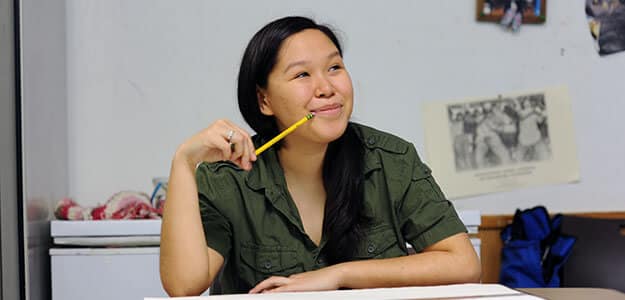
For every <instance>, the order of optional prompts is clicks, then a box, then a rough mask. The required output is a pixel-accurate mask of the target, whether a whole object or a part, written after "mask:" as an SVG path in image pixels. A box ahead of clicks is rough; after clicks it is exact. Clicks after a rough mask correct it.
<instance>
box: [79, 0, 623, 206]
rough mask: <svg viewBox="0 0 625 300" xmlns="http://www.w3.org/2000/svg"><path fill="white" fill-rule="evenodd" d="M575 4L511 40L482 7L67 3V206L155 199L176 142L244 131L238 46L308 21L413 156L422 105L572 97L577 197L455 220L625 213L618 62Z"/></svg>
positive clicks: (367, 113) (440, 0)
mask: <svg viewBox="0 0 625 300" xmlns="http://www.w3.org/2000/svg"><path fill="white" fill-rule="evenodd" d="M584 3H585V1H584V0H575V1H548V5H547V6H548V7H547V14H548V16H547V22H546V24H544V25H533V26H532V25H524V26H523V27H522V28H521V31H520V33H519V34H512V33H510V32H505V31H503V30H502V28H500V27H499V26H497V25H496V24H493V23H477V22H475V20H474V19H475V1H458V0H437V1H408V0H400V1H392V2H388V1H359V0H349V1H340V2H336V1H331V0H320V1H313V2H310V1H286V0H271V1H262V2H256V1H252V2H250V1H242V0H239V1H227V2H222V1H217V2H214V1H202V0H194V1H185V2H184V3H180V2H172V1H165V0H156V1H147V0H141V1H122V0H114V1H96V0H80V1H76V0H73V1H72V0H70V1H67V59H68V62H67V72H68V74H67V76H68V78H67V90H68V100H67V101H68V103H67V107H68V116H69V119H68V130H69V134H68V136H69V141H68V142H69V144H68V148H69V155H68V158H69V191H70V195H71V196H73V197H75V199H76V200H78V201H79V202H80V203H81V204H83V205H95V204H96V203H101V202H104V201H105V200H106V199H107V198H108V197H109V196H110V195H112V194H113V193H115V192H117V191H119V190H122V189H137V190H142V191H146V192H150V191H151V189H152V183H151V181H150V179H151V178H152V177H154V176H163V175H167V174H169V166H170V162H171V157H172V155H173V153H174V150H175V149H176V147H177V145H178V144H179V143H181V142H182V141H183V140H184V139H186V138H187V137H189V136H191V135H192V134H194V133H196V132H197V131H199V130H200V129H202V128H204V127H206V126H208V125H209V124H210V123H211V122H213V121H214V120H216V119H218V118H228V119H232V120H234V121H235V122H237V123H239V124H242V123H243V122H242V118H241V117H240V115H239V112H238V109H237V107H236V103H235V102H236V100H235V99H236V89H235V83H236V75H237V72H238V64H239V60H240V57H241V55H242V52H243V48H244V46H245V44H246V43H247V41H248V40H249V39H250V38H251V36H252V34H253V33H254V32H255V31H256V30H258V29H259V28H260V27H261V26H262V25H263V24H265V23H267V22H268V21H269V20H272V19H274V18H276V17H279V16H284V15H287V14H303V15H308V16H312V17H315V18H317V19H318V20H319V21H321V22H327V23H330V24H332V25H334V26H335V27H337V28H338V29H339V30H340V32H339V33H340V35H341V37H342V39H343V41H344V47H345V59H346V63H347V68H348V69H349V71H350V72H351V75H352V79H353V82H354V90H355V111H354V115H353V118H354V120H356V121H361V122H363V123H366V124H369V125H372V126H374V127H377V128H379V129H382V130H387V131H390V132H393V133H396V134H398V135H400V136H402V137H404V138H406V139H407V140H409V141H412V142H414V143H415V145H416V146H417V148H418V150H419V152H420V153H422V154H423V151H421V150H422V149H423V147H422V146H423V144H422V143H423V128H422V127H421V124H422V122H421V120H420V114H419V113H418V112H417V110H418V109H419V107H420V103H422V102H424V101H436V100H441V101H442V100H447V99H457V98H464V97H483V96H491V95H496V94H498V93H506V92H514V91H524V90H528V89H536V88H544V87H550V86H554V85H567V86H569V88H570V92H571V97H572V106H573V115H574V116H573V117H574V121H575V125H574V127H575V128H574V130H575V132H576V137H575V140H576V141H577V143H578V147H579V148H578V150H579V160H580V168H581V177H582V179H581V182H580V183H579V184H574V185H556V186H545V187H537V188H528V189H523V190H518V191H514V192H507V193H497V194H491V195H484V196H478V197H472V198H467V199H460V200H457V201H454V203H455V204H456V205H457V206H458V208H459V209H480V210H481V211H482V214H496V213H507V214H510V213H514V210H515V209H516V208H527V207H531V206H534V205H536V204H544V205H546V206H547V208H548V209H549V210H550V211H554V212H555V211H609V210H625V201H623V200H622V199H623V191H622V189H621V188H620V187H621V178H623V175H625V174H624V173H625V160H624V158H623V153H625V140H624V139H622V138H621V137H622V135H623V134H622V128H623V121H622V115H623V111H625V101H623V100H625V96H624V95H625V85H624V84H623V76H622V75H623V70H624V69H625V53H619V54H614V55H611V56H606V57H603V58H600V57H599V56H598V54H597V53H596V51H595V49H594V48H593V40H592V38H591V35H590V33H589V30H588V25H587V23H586V17H585V13H584ZM434 175H435V176H436V170H434ZM589 199H592V201H590V200H589Z"/></svg>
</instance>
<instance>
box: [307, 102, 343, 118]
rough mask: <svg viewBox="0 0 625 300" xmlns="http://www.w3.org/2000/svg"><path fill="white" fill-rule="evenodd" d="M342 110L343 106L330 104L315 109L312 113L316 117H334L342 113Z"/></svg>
mask: <svg viewBox="0 0 625 300" xmlns="http://www.w3.org/2000/svg"><path fill="white" fill-rule="evenodd" d="M341 108H343V105H341V104H330V105H325V106H322V107H320V108H318V109H314V110H312V112H313V113H315V116H334V115H337V114H339V113H340V112H341Z"/></svg>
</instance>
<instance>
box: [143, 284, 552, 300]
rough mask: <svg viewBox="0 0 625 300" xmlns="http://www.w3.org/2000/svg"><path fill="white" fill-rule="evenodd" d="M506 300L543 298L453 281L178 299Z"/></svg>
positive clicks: (497, 285)
mask: <svg viewBox="0 0 625 300" xmlns="http://www.w3.org/2000/svg"><path fill="white" fill-rule="evenodd" d="M441 298H453V299H477V298H479V299H480V300H483V299H489V300H492V299H502V300H503V299H505V300H526V299H528V300H529V299H542V298H539V297H536V296H532V295H527V294H524V293H521V292H519V291H516V290H513V289H510V288H507V287H505V286H503V285H499V284H454V285H438V286H426V287H403V288H379V289H357V290H341V291H323V292H298V293H276V294H236V295H220V296H216V295H215V296H202V297H180V298H176V299H187V300H213V299H216V300H219V299H228V300H236V299H242V300H246V299H255V300H265V299H266V300H269V299H272V300H286V299H288V300H292V299H303V300H308V299H310V300H313V299H315V300H317V299H324V300H333V299H354V300H356V299H358V300H360V299H371V300H382V299H421V300H424V299H441ZM160 299H166V298H145V300H160Z"/></svg>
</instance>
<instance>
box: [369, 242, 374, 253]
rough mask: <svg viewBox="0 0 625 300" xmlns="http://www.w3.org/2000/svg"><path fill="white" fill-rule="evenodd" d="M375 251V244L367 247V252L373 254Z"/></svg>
mask: <svg viewBox="0 0 625 300" xmlns="http://www.w3.org/2000/svg"><path fill="white" fill-rule="evenodd" d="M373 251H375V244H369V247H367V252H369V254H371V253H373Z"/></svg>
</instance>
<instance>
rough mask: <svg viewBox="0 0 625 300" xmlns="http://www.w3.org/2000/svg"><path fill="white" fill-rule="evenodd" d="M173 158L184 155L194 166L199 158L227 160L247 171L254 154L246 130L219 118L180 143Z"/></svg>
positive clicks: (200, 160)
mask: <svg viewBox="0 0 625 300" xmlns="http://www.w3.org/2000/svg"><path fill="white" fill-rule="evenodd" d="M176 158H178V159H183V160H184V161H185V162H187V163H188V164H189V165H190V166H192V167H193V169H195V166H196V165H197V164H199V163H201V162H215V161H220V160H229V161H232V162H233V163H235V164H236V165H237V166H239V167H240V168H242V169H244V170H248V171H249V170H251V169H252V162H253V161H256V154H254V144H253V143H252V139H251V138H250V135H249V134H248V133H247V132H246V131H245V130H243V129H242V128H240V127H239V126H237V125H235V124H234V123H232V122H230V121H229V120H218V121H216V122H215V123H213V124H211V125H210V126H208V128H206V129H204V130H202V131H200V132H199V133H197V134H195V135H194V136H192V137H191V138H189V139H188V140H186V141H185V142H184V143H182V145H180V146H179V147H178V150H177V151H176Z"/></svg>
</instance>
